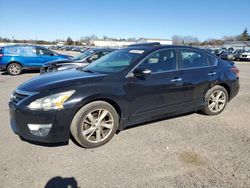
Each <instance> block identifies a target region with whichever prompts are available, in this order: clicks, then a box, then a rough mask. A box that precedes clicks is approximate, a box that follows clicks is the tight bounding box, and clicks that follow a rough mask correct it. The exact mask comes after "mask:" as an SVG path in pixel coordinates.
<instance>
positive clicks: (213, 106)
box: [202, 85, 228, 116]
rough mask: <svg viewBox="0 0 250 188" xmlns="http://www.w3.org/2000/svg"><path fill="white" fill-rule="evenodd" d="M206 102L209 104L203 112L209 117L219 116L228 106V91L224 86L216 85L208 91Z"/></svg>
mask: <svg viewBox="0 0 250 188" xmlns="http://www.w3.org/2000/svg"><path fill="white" fill-rule="evenodd" d="M205 101H206V103H207V104H206V107H205V108H204V109H203V110H202V112H203V113H204V114H206V115H209V116H213V115H218V114H220V113H221V112H222V111H223V110H224V109H225V107H226V105H227V102H228V93H227V90H226V89H225V88H224V87H222V86H219V85H216V86H214V87H212V88H211V89H209V90H208V91H207V93H206V95H205Z"/></svg>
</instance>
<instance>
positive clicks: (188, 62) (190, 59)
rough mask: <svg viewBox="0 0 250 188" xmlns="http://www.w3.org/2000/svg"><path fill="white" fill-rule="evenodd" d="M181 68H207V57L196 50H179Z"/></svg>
mask: <svg viewBox="0 0 250 188" xmlns="http://www.w3.org/2000/svg"><path fill="white" fill-rule="evenodd" d="M180 55H181V68H184V69H185V68H198V67H206V66H209V64H208V59H207V56H206V55H205V54H204V53H203V52H201V51H197V50H190V49H181V50H180Z"/></svg>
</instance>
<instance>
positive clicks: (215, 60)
mask: <svg viewBox="0 0 250 188" xmlns="http://www.w3.org/2000/svg"><path fill="white" fill-rule="evenodd" d="M217 62H218V59H216V58H215V57H213V56H210V55H208V64H209V65H210V66H213V65H216V63H217Z"/></svg>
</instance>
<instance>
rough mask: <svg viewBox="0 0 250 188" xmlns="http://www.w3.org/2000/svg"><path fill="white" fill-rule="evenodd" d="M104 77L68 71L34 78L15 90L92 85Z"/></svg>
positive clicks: (39, 89)
mask: <svg viewBox="0 0 250 188" xmlns="http://www.w3.org/2000/svg"><path fill="white" fill-rule="evenodd" d="M104 76H105V74H99V73H88V72H84V71H81V70H78V69H70V70H65V71H58V72H52V73H47V74H44V75H40V76H36V77H34V78H32V79H30V80H28V81H26V82H24V83H23V84H21V85H20V86H18V88H17V89H18V90H21V91H28V92H40V91H45V90H53V89H57V88H61V87H67V86H72V85H76V84H88V83H93V82H96V81H98V80H100V79H102V78H103V77H104Z"/></svg>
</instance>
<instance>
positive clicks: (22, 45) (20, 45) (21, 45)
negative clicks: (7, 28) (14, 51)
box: [2, 44, 45, 48]
mask: <svg viewBox="0 0 250 188" xmlns="http://www.w3.org/2000/svg"><path fill="white" fill-rule="evenodd" d="M26 46H31V47H40V48H45V47H44V46H39V45H32V44H13V45H6V46H2V48H9V47H26Z"/></svg>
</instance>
